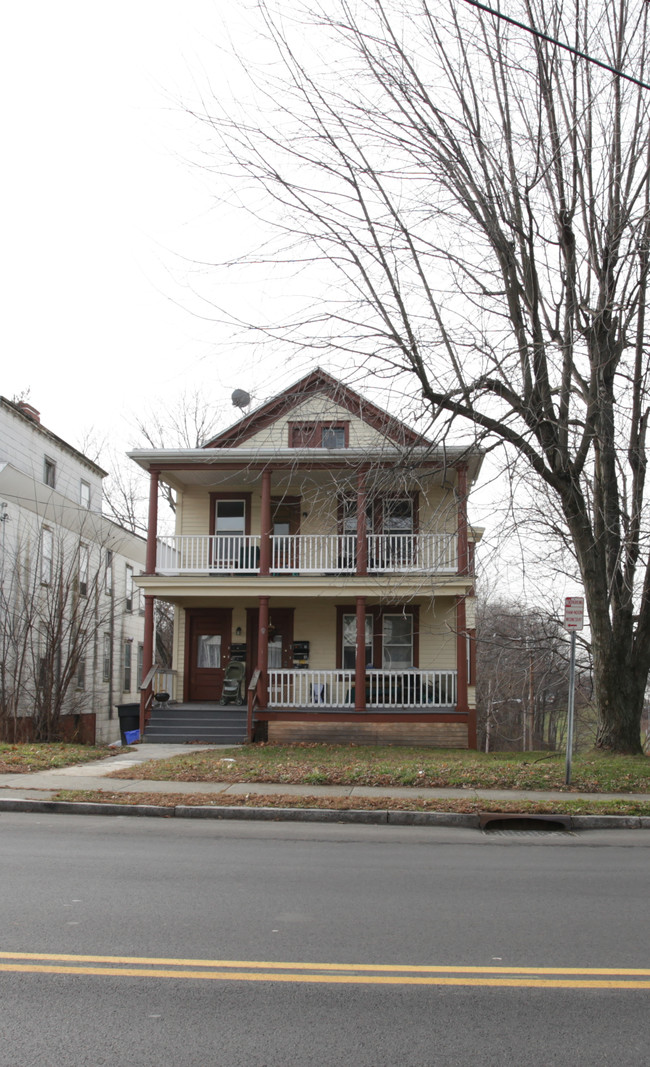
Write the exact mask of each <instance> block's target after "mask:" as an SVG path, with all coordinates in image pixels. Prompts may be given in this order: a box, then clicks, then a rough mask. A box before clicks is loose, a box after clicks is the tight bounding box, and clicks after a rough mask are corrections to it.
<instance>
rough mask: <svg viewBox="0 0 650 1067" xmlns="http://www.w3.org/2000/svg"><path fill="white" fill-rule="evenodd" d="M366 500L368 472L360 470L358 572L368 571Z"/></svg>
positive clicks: (358, 492)
mask: <svg viewBox="0 0 650 1067" xmlns="http://www.w3.org/2000/svg"><path fill="white" fill-rule="evenodd" d="M366 501H367V493H366V472H365V471H360V473H359V477H358V479H357V574H367V573H368V536H367V534H368V530H367V523H366ZM357 610H358V609H357Z"/></svg>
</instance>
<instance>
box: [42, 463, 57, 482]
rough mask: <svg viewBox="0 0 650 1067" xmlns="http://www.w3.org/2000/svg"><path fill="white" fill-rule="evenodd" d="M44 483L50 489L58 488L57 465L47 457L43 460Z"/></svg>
mask: <svg viewBox="0 0 650 1067" xmlns="http://www.w3.org/2000/svg"><path fill="white" fill-rule="evenodd" d="M43 481H44V482H45V484H46V485H49V487H50V489H55V488H56V463H55V462H54V460H53V459H48V457H47V456H45V459H44V460H43Z"/></svg>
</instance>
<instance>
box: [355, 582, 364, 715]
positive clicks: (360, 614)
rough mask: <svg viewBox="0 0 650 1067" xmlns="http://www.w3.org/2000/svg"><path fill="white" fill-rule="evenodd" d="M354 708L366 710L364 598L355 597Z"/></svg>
mask: <svg viewBox="0 0 650 1067" xmlns="http://www.w3.org/2000/svg"><path fill="white" fill-rule="evenodd" d="M354 710H355V711H365V710H366V598H365V596H358V597H357V647H356V655H355V660H354Z"/></svg>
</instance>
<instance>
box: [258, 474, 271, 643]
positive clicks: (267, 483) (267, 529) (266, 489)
mask: <svg viewBox="0 0 650 1067" xmlns="http://www.w3.org/2000/svg"><path fill="white" fill-rule="evenodd" d="M260 535H261V539H260V574H269V573H270V570H271V471H270V470H264V471H262V516H261V527H260ZM267 603H268V601H267ZM260 618H261V613H260ZM260 625H261V623H260Z"/></svg>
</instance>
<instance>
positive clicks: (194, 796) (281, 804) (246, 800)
mask: <svg viewBox="0 0 650 1067" xmlns="http://www.w3.org/2000/svg"><path fill="white" fill-rule="evenodd" d="M52 799H53V800H61V801H67V802H74V801H80V802H83V803H90V804H146V805H150V804H153V805H157V806H161V807H169V808H175V807H176V806H177V805H192V806H200V807H214V808H217V807H218V808H225V807H228V808H321V809H324V810H329V811H431V812H459V813H461V814H470V815H472V814H477V813H478V812H491V813H494V814H496V813H502V812H503V813H505V814H507V813H513V814H530V815H533V814H534V815H650V798H649V799H648V801H647V802H646V801H631V800H626V799H625V798H624V797H621V798H620V799H616V800H596V801H593V800H577V799H573V798H569V797H567V799H566V800H565V799H562V800H560V801H558V800H544V801H533V800H507V801H494V800H486V799H484V798H479V797H470V796H460V797H450V798H439V797H437V798H435V799H431V800H429V799H426V798H423V797H388V796H382V797H317V796H306V797H303V796H300V797H298V796H295V795H294V794H288V793H274V794H270V795H269V794H263V793H255V792H253V791H251V792H250V793H246V794H241V795H234V794H233V795H229V794H228V793H216V794H212V795H208V796H206V794H205V793H139V792H138V793H127V792H124V793H121V792H119V793H117V792H111V791H110V790H107V789H60V790H59V791H58V792H57V793H55V794H54V796H53V797H52Z"/></svg>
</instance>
